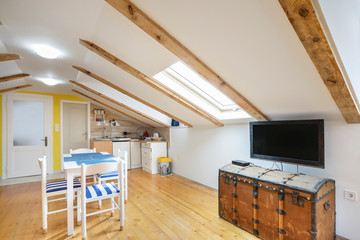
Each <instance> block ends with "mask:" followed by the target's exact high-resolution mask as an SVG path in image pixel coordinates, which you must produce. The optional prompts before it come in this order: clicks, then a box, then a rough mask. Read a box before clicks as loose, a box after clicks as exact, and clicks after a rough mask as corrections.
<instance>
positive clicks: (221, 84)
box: [105, 0, 268, 121]
mask: <svg viewBox="0 0 360 240" xmlns="http://www.w3.org/2000/svg"><path fill="white" fill-rule="evenodd" d="M105 1H106V2H108V3H109V4H110V5H111V6H112V7H113V8H115V9H116V10H118V11H119V12H120V13H121V14H122V15H124V16H125V17H127V18H128V19H129V20H130V21H132V22H133V23H134V24H136V25H137V26H138V27H139V28H141V29H142V30H143V31H144V32H146V33H147V34H149V35H150V36H151V37H152V38H154V39H155V40H156V41H158V42H159V43H160V44H161V45H163V46H164V47H165V48H167V49H168V50H169V51H170V52H172V53H173V54H175V55H176V56H178V57H179V58H180V59H181V60H182V61H183V62H185V63H186V64H187V65H189V66H190V67H191V68H192V69H193V70H195V71H196V72H198V73H199V74H200V75H201V76H202V77H203V78H205V79H206V80H208V81H209V82H210V83H212V84H213V85H214V86H215V87H217V88H218V89H219V90H220V91H221V92H223V93H224V94H226V95H227V96H228V97H229V98H230V99H232V100H233V101H234V102H235V103H236V104H238V105H239V106H240V107H241V108H242V109H244V110H245V111H246V112H247V113H248V114H250V115H251V116H253V117H254V118H255V119H257V120H261V121H266V120H268V118H267V117H266V116H265V115H264V114H263V113H262V112H261V111H260V110H259V109H257V108H256V107H255V106H254V105H253V104H251V103H250V102H249V101H248V100H247V99H246V98H245V97H244V96H242V95H241V94H240V93H239V92H237V91H236V90H235V89H234V88H233V87H231V86H230V85H229V84H228V83H226V82H225V80H224V79H222V78H221V77H220V76H219V75H218V74H216V73H215V72H214V71H213V70H211V69H210V67H208V66H207V65H206V64H205V63H204V62H202V61H201V60H200V59H199V58H198V57H196V56H195V55H194V54H193V53H192V52H190V50H189V49H187V48H186V47H185V46H184V45H182V44H181V43H180V42H179V41H178V40H176V39H175V38H174V37H173V36H172V35H170V34H169V33H168V32H167V31H165V30H164V29H163V28H162V27H161V26H160V25H159V24H157V23H156V22H155V21H153V20H152V19H151V18H150V17H149V16H148V15H146V14H145V13H144V12H143V11H141V10H140V9H139V8H138V7H137V6H135V5H134V4H133V3H132V2H130V1H129V0H105Z"/></svg>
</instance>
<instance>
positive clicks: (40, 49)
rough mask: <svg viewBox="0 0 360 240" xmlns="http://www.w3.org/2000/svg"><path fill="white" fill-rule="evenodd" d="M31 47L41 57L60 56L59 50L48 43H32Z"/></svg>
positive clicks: (53, 57)
mask: <svg viewBox="0 0 360 240" xmlns="http://www.w3.org/2000/svg"><path fill="white" fill-rule="evenodd" d="M32 48H33V49H34V50H35V52H36V53H37V54H39V55H40V56H41V57H43V58H48V59H55V58H57V57H59V56H60V54H61V53H60V51H59V50H57V49H56V48H53V47H50V46H48V45H34V46H32Z"/></svg>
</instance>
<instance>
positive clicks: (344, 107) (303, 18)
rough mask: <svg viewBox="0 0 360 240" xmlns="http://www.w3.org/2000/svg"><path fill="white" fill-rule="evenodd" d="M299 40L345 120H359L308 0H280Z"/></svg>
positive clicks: (354, 105) (350, 121) (357, 112)
mask: <svg viewBox="0 0 360 240" xmlns="http://www.w3.org/2000/svg"><path fill="white" fill-rule="evenodd" d="M279 3H280V5H281V6H282V8H283V10H284V12H285V13H286V15H287V17H288V18H289V21H290V23H291V25H292V26H293V28H294V30H295V32H296V33H297V35H298V37H299V39H300V41H301V43H302V44H303V46H304V48H305V49H306V51H307V53H308V55H309V57H310V58H311V60H312V62H313V64H314V65H315V67H316V69H317V70H318V72H319V74H320V77H321V78H322V80H323V82H324V84H325V85H326V87H327V88H328V90H329V92H330V94H331V96H332V98H333V99H334V101H335V103H336V105H337V106H338V108H339V110H340V112H341V113H342V115H343V117H344V119H345V120H346V122H347V123H360V114H359V111H358V109H357V107H356V103H355V101H354V99H353V98H352V96H351V92H350V90H349V88H348V86H347V85H346V82H345V79H344V76H343V74H342V72H341V70H340V68H339V65H338V64H337V62H336V59H335V57H334V54H333V52H332V51H331V48H330V45H329V43H328V41H327V39H326V36H325V33H324V31H323V29H322V27H321V24H320V22H319V19H318V18H317V16H316V13H315V9H314V7H313V5H312V3H311V0H301V1H289V0H279Z"/></svg>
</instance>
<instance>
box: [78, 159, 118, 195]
mask: <svg viewBox="0 0 360 240" xmlns="http://www.w3.org/2000/svg"><path fill="white" fill-rule="evenodd" d="M123 166H124V164H123V161H119V162H106V163H98V164H91V165H85V164H84V163H83V164H81V189H83V187H84V189H85V187H86V175H93V174H96V173H108V172H113V171H117V172H118V174H119V176H123V170H122V169H123V168H124V167H123ZM118 184H120V182H119V179H118ZM118 186H120V185H118Z"/></svg>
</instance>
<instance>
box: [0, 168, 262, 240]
mask: <svg viewBox="0 0 360 240" xmlns="http://www.w3.org/2000/svg"><path fill="white" fill-rule="evenodd" d="M128 178H129V192H128V193H129V197H128V201H127V203H126V204H125V229H124V231H119V221H118V220H117V217H118V213H117V212H115V215H114V217H110V213H102V214H98V215H94V216H90V217H88V218H87V232H88V239H132V240H136V239H139V240H146V239H156V240H160V239H171V240H176V239H189V240H192V239H201V240H202V239H206V240H208V239H219V240H220V239H243V240H245V239H258V238H256V237H254V236H253V235H251V234H249V233H247V232H245V231H243V230H241V229H239V228H237V227H235V226H233V225H231V224H230V223H228V222H226V221H224V220H222V219H220V218H219V217H218V197H217V196H218V194H217V191H216V190H214V189H211V188H208V187H205V186H203V185H200V184H198V183H196V182H193V181H190V180H188V179H185V178H183V177H180V176H177V175H171V176H166V177H160V176H157V175H151V174H148V173H146V172H144V171H142V170H140V169H136V170H131V171H129V175H128ZM40 195H41V192H40V182H32V183H23V184H16V185H8V186H2V187H0V239H73V238H75V239H81V226H75V235H74V236H72V237H68V236H67V229H66V226H67V225H66V212H60V213H56V214H53V215H49V218H48V232H47V233H46V234H43V233H42V231H41V197H40ZM53 205H55V207H60V208H65V207H66V202H65V201H60V202H58V203H53ZM103 206H104V207H108V203H107V202H106V203H105V202H104V203H103ZM53 207H54V206H51V205H50V209H49V210H53ZM89 207H90V209H93V210H96V209H97V204H96V203H94V204H90V205H89V204H88V208H89ZM90 211H91V210H90ZM75 219H76V211H75Z"/></svg>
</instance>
